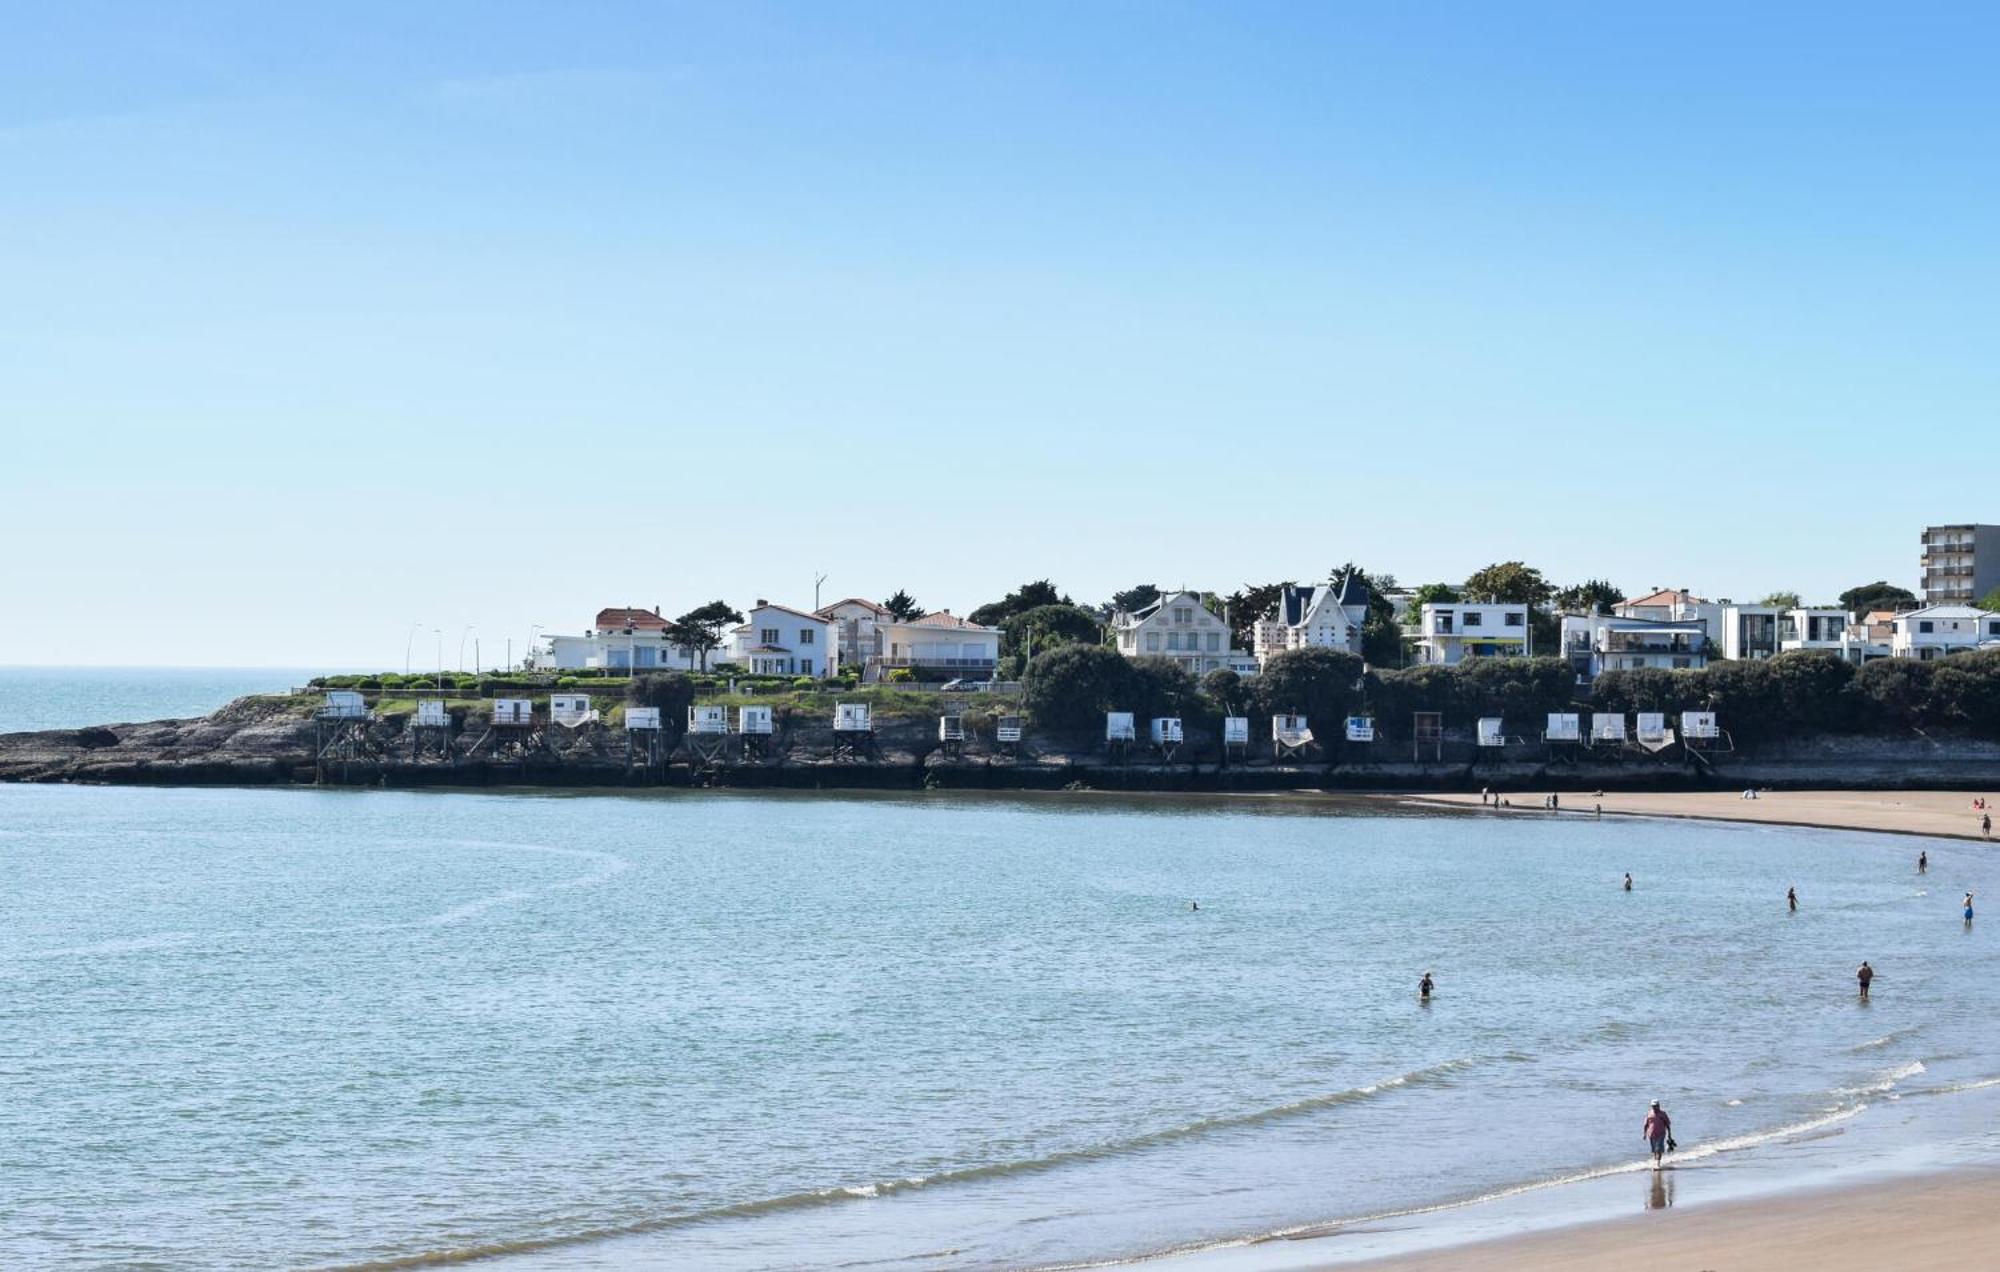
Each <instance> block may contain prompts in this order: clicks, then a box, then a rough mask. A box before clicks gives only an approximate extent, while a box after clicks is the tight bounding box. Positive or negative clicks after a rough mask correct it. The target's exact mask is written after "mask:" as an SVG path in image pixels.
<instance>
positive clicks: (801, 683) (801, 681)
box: [792, 676, 824, 692]
mask: <svg viewBox="0 0 2000 1272" xmlns="http://www.w3.org/2000/svg"><path fill="white" fill-rule="evenodd" d="M792 688H794V689H804V690H806V691H808V692H810V691H811V690H814V689H820V688H824V686H823V685H821V683H820V682H819V681H817V680H814V679H813V678H812V677H811V676H798V677H795V678H794V679H793V680H792Z"/></svg>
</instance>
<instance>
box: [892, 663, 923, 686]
mask: <svg viewBox="0 0 2000 1272" xmlns="http://www.w3.org/2000/svg"><path fill="white" fill-rule="evenodd" d="M916 679H917V673H916V672H914V671H911V670H910V669H909V668H908V667H898V668H896V669H895V670H894V671H891V672H890V673H889V683H890V684H892V685H907V684H914V683H915V682H916Z"/></svg>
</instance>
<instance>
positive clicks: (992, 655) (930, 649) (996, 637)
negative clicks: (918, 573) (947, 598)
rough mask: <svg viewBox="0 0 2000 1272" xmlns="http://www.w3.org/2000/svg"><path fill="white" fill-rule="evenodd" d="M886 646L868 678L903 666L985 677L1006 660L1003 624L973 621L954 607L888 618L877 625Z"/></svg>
mask: <svg viewBox="0 0 2000 1272" xmlns="http://www.w3.org/2000/svg"><path fill="white" fill-rule="evenodd" d="M875 631H876V640H877V642H878V645H879V648H880V649H881V652H880V653H878V654H876V655H875V656H874V657H873V658H872V659H871V660H870V661H869V663H868V664H867V666H866V668H865V670H864V672H863V679H866V680H880V679H883V678H884V677H885V676H886V675H887V674H888V673H889V672H891V671H894V670H896V669H897V668H904V667H906V668H909V669H910V670H911V671H914V672H916V673H917V674H918V678H919V679H935V678H936V677H935V675H931V676H926V675H924V673H925V672H931V673H949V678H954V679H955V678H964V679H971V680H985V679H989V678H991V677H992V675H993V668H994V666H995V665H996V664H997V663H998V662H999V661H1000V629H999V628H997V627H982V626H980V625H979V624H978V623H972V622H967V621H966V620H965V619H962V618H960V617H958V616H957V615H956V614H953V613H952V612H951V611H950V610H939V611H937V612H936V613H934V614H926V615H924V616H923V617H922V618H912V619H909V620H906V621H905V620H898V619H893V618H888V617H884V618H882V619H881V620H880V621H879V622H878V623H877V624H876V627H875Z"/></svg>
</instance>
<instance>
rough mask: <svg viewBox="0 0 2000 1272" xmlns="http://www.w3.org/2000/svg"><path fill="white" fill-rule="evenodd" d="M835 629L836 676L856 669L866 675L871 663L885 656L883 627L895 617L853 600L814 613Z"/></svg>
mask: <svg viewBox="0 0 2000 1272" xmlns="http://www.w3.org/2000/svg"><path fill="white" fill-rule="evenodd" d="M813 613H814V614H817V615H818V616H819V617H821V618H823V619H825V620H826V621H827V623H828V624H829V625H830V626H831V627H832V629H833V630H832V633H831V637H830V640H831V644H830V646H829V652H830V653H831V654H832V657H833V669H834V671H835V672H842V671H846V670H847V669H848V668H850V667H853V668H856V669H857V670H860V671H861V672H862V673H863V674H864V675H865V674H866V672H867V667H868V663H869V661H870V660H871V659H875V658H880V657H881V656H882V628H881V625H882V624H883V623H886V622H890V621H892V617H893V616H892V615H891V614H890V613H889V611H888V610H886V609H884V608H883V607H882V606H880V605H877V604H876V603H875V602H873V601H867V600H863V599H862V598H860V597H858V596H850V597H848V598H847V599H846V600H844V601H835V602H834V603H833V604H831V605H823V606H821V607H820V608H819V609H816V610H814V611H813Z"/></svg>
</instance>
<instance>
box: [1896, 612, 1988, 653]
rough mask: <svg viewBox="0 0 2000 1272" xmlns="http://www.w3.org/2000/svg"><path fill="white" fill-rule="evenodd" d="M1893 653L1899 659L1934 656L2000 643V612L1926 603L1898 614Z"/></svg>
mask: <svg viewBox="0 0 2000 1272" xmlns="http://www.w3.org/2000/svg"><path fill="white" fill-rule="evenodd" d="M1894 627H1895V634H1894V635H1892V636H1891V637H1890V638H1889V652H1890V653H1891V654H1892V655H1893V656H1895V657H1897V658H1920V659H1925V660H1928V659H1932V658H1943V657H1944V656H1945V655H1947V654H1956V653H1961V652H1963V651H1965V650H1968V649H1978V648H1980V647H1982V646H1996V645H2000V614H1994V613H1991V612H1989V611H1987V610H1983V609H1975V608H1973V607H1972V606H1970V605H1926V606H1925V607H1924V608H1922V609H1914V610H1906V611H1905V612H1903V613H1901V614H1898V615H1896V617H1895V620H1894Z"/></svg>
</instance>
